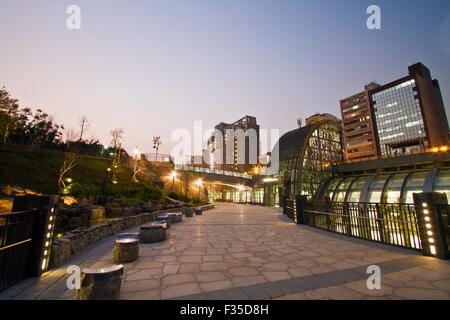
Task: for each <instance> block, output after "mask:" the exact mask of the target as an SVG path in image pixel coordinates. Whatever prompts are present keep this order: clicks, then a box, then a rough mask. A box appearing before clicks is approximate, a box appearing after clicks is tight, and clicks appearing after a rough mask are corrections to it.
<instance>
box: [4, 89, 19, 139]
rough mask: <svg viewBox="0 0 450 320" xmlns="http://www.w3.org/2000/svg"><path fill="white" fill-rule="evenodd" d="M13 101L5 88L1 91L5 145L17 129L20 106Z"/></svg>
mask: <svg viewBox="0 0 450 320" xmlns="http://www.w3.org/2000/svg"><path fill="white" fill-rule="evenodd" d="M17 102H18V100H17V99H12V98H11V96H10V94H9V93H8V91H6V89H5V87H3V88H2V89H0V134H1V140H2V142H3V143H6V141H7V140H9V136H10V134H11V132H13V131H14V129H15V128H16V127H17V120H18V118H19V105H18V104H17Z"/></svg>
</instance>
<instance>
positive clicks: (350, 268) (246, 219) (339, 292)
mask: <svg viewBox="0 0 450 320" xmlns="http://www.w3.org/2000/svg"><path fill="white" fill-rule="evenodd" d="M137 230H138V227H137V228H132V229H130V230H129V231H130V232H132V231H137ZM114 239H115V237H109V238H108V239H105V240H104V241H102V242H101V243H99V244H97V245H94V246H92V247H90V248H88V249H87V250H85V251H84V252H82V253H81V254H80V255H79V256H77V257H75V258H74V259H72V260H71V261H69V262H68V263H67V264H66V265H64V266H61V267H60V268H58V269H56V270H53V271H51V272H49V273H47V274H46V275H44V277H42V278H41V279H33V280H30V279H28V280H27V281H28V282H22V283H21V284H18V285H17V286H15V287H13V288H11V289H9V290H6V292H2V293H0V299H73V297H74V292H73V291H72V290H68V289H67V286H66V284H65V281H66V278H67V274H66V273H65V268H66V267H67V266H68V265H71V264H75V265H79V266H80V267H81V268H84V267H92V266H107V265H111V264H113V256H112V248H113V244H114ZM371 264H376V265H378V266H380V268H381V272H382V277H381V290H369V289H368V288H367V285H366V282H367V278H368V276H369V275H368V274H367V273H366V269H367V267H368V266H369V265H371ZM124 269H125V276H124V282H123V284H122V291H121V299H186V298H189V299H237V300H239V299H450V296H449V295H450V262H449V261H442V260H438V259H435V258H430V257H424V256H422V255H421V254H420V253H419V252H415V251H411V250H406V249H400V248H395V247H390V246H386V245H381V244H377V243H373V242H368V241H364V240H359V239H354V238H350V237H347V236H344V235H337V234H332V233H329V232H325V231H322V230H318V229H314V228H311V227H308V226H302V225H295V224H293V223H292V222H291V221H290V220H289V219H287V218H286V217H285V216H283V215H282V214H281V210H280V209H275V208H264V207H259V206H245V205H233V204H223V205H218V206H217V208H216V209H214V210H211V211H206V212H204V213H203V215H202V216H195V217H193V218H192V219H184V220H183V222H181V223H178V224H174V225H173V226H172V227H171V229H170V235H169V237H168V239H167V240H166V241H164V242H162V243H150V244H141V245H140V255H139V258H138V260H136V261H135V262H133V263H128V264H124Z"/></svg>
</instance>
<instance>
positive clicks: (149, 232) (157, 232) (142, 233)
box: [139, 223, 167, 243]
mask: <svg viewBox="0 0 450 320" xmlns="http://www.w3.org/2000/svg"><path fill="white" fill-rule="evenodd" d="M166 238H167V229H166V228H165V227H164V226H163V225H162V224H160V223H148V224H144V225H142V226H141V228H140V230H139V241H140V242H141V243H152V242H159V241H164V240H166Z"/></svg>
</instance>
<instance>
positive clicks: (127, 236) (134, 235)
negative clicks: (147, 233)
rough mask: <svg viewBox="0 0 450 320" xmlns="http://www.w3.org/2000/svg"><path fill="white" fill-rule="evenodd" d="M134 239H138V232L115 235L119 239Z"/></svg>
mask: <svg viewBox="0 0 450 320" xmlns="http://www.w3.org/2000/svg"><path fill="white" fill-rule="evenodd" d="M130 238H131V239H136V240H139V233H138V232H126V233H119V235H118V236H117V239H118V240H121V239H130Z"/></svg>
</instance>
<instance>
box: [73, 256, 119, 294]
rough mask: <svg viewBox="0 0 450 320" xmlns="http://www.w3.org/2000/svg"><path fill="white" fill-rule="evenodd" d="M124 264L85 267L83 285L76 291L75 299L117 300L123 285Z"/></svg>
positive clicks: (82, 278)
mask: <svg viewBox="0 0 450 320" xmlns="http://www.w3.org/2000/svg"><path fill="white" fill-rule="evenodd" d="M122 277H123V266H122V265H118V266H112V267H108V268H98V269H84V270H83V275H82V277H81V281H80V282H81V287H80V289H77V290H76V292H75V300H117V299H119V295H120V286H121V285H122Z"/></svg>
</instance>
